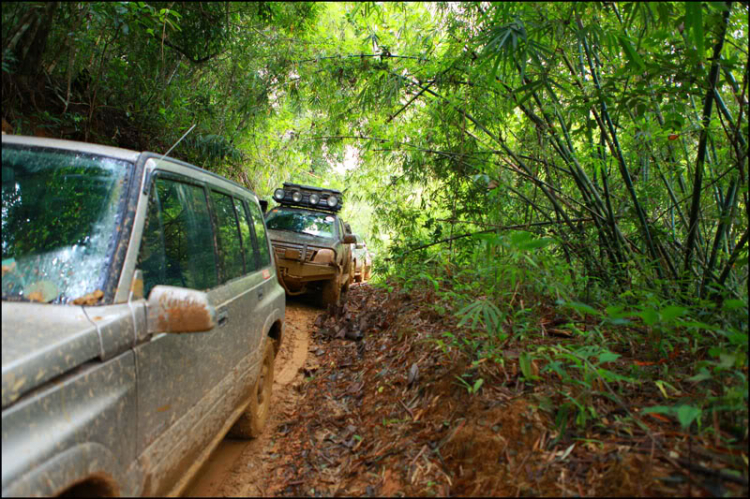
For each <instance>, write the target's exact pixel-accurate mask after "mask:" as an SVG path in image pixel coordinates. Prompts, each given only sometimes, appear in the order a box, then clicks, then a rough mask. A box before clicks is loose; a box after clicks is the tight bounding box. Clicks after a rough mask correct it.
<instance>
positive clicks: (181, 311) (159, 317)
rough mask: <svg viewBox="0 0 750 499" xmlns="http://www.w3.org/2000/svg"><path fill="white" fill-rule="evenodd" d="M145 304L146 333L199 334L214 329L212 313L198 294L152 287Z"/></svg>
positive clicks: (177, 289)
mask: <svg viewBox="0 0 750 499" xmlns="http://www.w3.org/2000/svg"><path fill="white" fill-rule="evenodd" d="M146 305H147V307H148V313H147V316H146V324H147V325H148V332H149V333H201V332H207V331H211V330H212V329H213V328H214V326H216V310H215V309H214V307H213V306H211V304H210V303H209V302H208V295H207V294H206V293H204V292H202V291H197V290H195V289H186V288H178V287H175V286H155V287H154V289H152V290H151V293H149V295H148V302H147V303H146Z"/></svg>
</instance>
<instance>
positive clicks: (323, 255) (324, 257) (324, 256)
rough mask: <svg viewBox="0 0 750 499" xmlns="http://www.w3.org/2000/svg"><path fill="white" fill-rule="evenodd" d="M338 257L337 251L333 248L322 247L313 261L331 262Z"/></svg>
mask: <svg viewBox="0 0 750 499" xmlns="http://www.w3.org/2000/svg"><path fill="white" fill-rule="evenodd" d="M335 259H336V253H334V252H333V250H329V249H322V250H318V253H317V254H316V255H315V258H314V259H313V263H331V262H333V261H334V260H335Z"/></svg>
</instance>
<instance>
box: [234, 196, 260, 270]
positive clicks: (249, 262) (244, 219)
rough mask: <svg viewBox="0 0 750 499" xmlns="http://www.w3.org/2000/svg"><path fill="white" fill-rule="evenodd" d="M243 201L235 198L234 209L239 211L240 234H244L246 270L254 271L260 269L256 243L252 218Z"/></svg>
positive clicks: (243, 245)
mask: <svg viewBox="0 0 750 499" xmlns="http://www.w3.org/2000/svg"><path fill="white" fill-rule="evenodd" d="M243 204H244V203H243V202H242V201H241V200H239V199H237V198H235V199H234V210H235V211H236V212H237V218H238V219H239V222H240V235H242V253H243V255H245V272H253V271H255V270H258V268H259V267H258V262H257V261H256V258H255V250H254V249H253V247H254V246H256V245H257V244H254V243H253V241H252V238H253V237H254V235H251V234H252V230H251V229H250V220H249V217H248V214H247V211H245V207H244V206H243Z"/></svg>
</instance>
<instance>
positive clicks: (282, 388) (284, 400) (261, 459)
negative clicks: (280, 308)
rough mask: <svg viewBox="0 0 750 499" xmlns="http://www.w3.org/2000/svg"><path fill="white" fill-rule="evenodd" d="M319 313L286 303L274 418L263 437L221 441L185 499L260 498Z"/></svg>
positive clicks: (294, 302)
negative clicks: (188, 498) (311, 331)
mask: <svg viewBox="0 0 750 499" xmlns="http://www.w3.org/2000/svg"><path fill="white" fill-rule="evenodd" d="M321 312H322V310H321V309H320V308H318V307H316V306H314V305H312V304H311V302H309V301H303V300H298V299H294V298H291V299H289V298H288V299H287V307H286V320H285V323H286V330H285V333H284V340H283V343H282V347H281V351H280V352H279V355H278V356H277V357H276V362H275V370H274V386H273V409H272V410H273V412H272V413H271V416H270V418H269V420H268V423H267V425H266V431H265V432H264V434H263V435H262V436H261V437H260V438H258V439H255V440H249V441H245V440H233V439H230V438H225V439H224V440H223V441H222V442H221V444H219V446H218V448H217V449H216V450H215V451H214V453H213V454H212V455H211V457H210V458H209V459H208V461H207V462H206V464H205V465H204V466H203V468H202V469H201V470H200V471H199V472H198V473H197V474H196V477H195V479H194V480H193V482H192V483H191V484H190V486H189V487H188V488H187V489H186V491H185V493H184V494H183V496H184V497H227V496H228V497H238V496H264V495H266V494H265V490H266V485H267V484H266V482H265V480H266V479H267V477H269V476H271V473H269V471H270V470H271V469H272V468H273V464H274V461H275V459H276V458H277V457H278V456H277V455H275V454H273V453H272V450H271V449H272V447H273V443H274V442H273V437H274V434H275V432H274V430H275V429H276V428H277V427H278V425H279V423H280V422H281V421H282V420H283V419H284V414H285V413H288V412H290V411H291V410H292V409H293V408H294V406H295V404H296V402H297V399H298V397H299V392H298V391H297V390H296V389H295V386H296V385H297V384H298V383H299V382H300V380H301V376H302V375H301V374H299V371H300V368H301V367H302V366H303V365H304V363H305V360H306V358H307V352H308V349H309V348H310V329H311V327H312V324H313V322H314V321H315V317H316V316H317V315H318V314H319V313H321Z"/></svg>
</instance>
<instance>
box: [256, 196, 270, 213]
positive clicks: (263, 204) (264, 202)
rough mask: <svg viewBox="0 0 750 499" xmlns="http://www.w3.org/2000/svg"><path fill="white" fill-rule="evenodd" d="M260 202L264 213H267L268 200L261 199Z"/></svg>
mask: <svg viewBox="0 0 750 499" xmlns="http://www.w3.org/2000/svg"><path fill="white" fill-rule="evenodd" d="M258 202H259V203H260V209H261V210H262V211H263V214H264V215H265V214H266V211H267V210H268V201H266V200H265V199H259V200H258Z"/></svg>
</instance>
